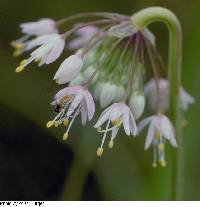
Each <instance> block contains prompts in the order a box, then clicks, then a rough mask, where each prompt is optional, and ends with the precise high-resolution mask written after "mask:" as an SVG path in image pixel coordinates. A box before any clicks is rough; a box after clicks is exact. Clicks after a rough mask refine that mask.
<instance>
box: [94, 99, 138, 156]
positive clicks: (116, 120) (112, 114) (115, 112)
mask: <svg viewBox="0 0 200 207" xmlns="http://www.w3.org/2000/svg"><path fill="white" fill-rule="evenodd" d="M104 124H105V129H102V126H103V125H104ZM122 125H123V128H124V131H125V133H126V135H128V136H130V135H133V136H135V135H136V134H137V126H136V123H135V119H134V117H133V114H132V112H131V110H130V109H129V107H128V106H127V105H126V104H125V103H123V102H120V103H114V104H112V105H111V106H110V107H108V108H107V109H105V110H104V111H103V112H102V114H101V116H100V117H99V119H98V121H97V123H96V124H95V126H94V128H96V129H97V131H98V132H99V133H103V138H102V143H101V146H100V147H99V149H98V151H97V155H98V156H101V155H102V153H103V145H104V142H105V140H106V137H107V134H109V133H110V134H111V139H110V142H109V148H112V147H113V144H114V142H113V141H114V139H115V138H116V136H117V133H118V131H119V129H120V127H121V126H122Z"/></svg>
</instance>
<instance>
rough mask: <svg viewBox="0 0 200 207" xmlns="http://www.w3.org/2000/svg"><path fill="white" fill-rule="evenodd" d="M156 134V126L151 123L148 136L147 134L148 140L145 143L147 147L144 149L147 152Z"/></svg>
mask: <svg viewBox="0 0 200 207" xmlns="http://www.w3.org/2000/svg"><path fill="white" fill-rule="evenodd" d="M154 134H155V127H154V124H153V123H151V124H150V126H149V129H148V134H147V138H146V141H145V147H144V148H145V150H147V149H148V148H149V147H150V145H151V143H152V141H153V138H154Z"/></svg>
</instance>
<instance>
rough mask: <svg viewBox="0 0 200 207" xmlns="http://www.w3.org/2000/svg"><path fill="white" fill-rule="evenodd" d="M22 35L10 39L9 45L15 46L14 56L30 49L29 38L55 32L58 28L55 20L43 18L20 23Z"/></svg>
mask: <svg viewBox="0 0 200 207" xmlns="http://www.w3.org/2000/svg"><path fill="white" fill-rule="evenodd" d="M20 28H21V30H22V33H23V34H24V36H23V37H22V38H20V39H18V40H15V41H12V42H11V45H12V47H14V48H15V52H14V56H16V57H17V56H19V55H20V54H22V53H23V52H25V51H28V50H30V49H32V48H31V47H29V46H28V45H29V43H30V42H31V41H30V40H31V39H32V38H34V37H37V36H41V35H49V34H57V33H58V28H57V25H56V22H55V21H54V20H53V19H50V18H43V19H40V20H38V21H36V22H26V23H22V24H20Z"/></svg>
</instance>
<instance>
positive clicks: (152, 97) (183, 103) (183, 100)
mask: <svg viewBox="0 0 200 207" xmlns="http://www.w3.org/2000/svg"><path fill="white" fill-rule="evenodd" d="M158 85H159V96H160V107H161V110H162V111H166V110H167V109H168V108H169V83H168V81H167V80H166V79H164V78H160V79H159V80H158ZM144 93H145V95H146V97H147V99H148V101H149V105H150V107H151V109H152V110H154V111H156V110H157V108H156V100H157V93H156V80H155V79H152V80H150V81H149V82H148V83H147V84H146V85H145V88H144ZM179 102H180V103H179V104H180V108H181V109H182V110H184V111H186V110H188V107H189V105H190V104H193V103H194V102H195V100H194V98H193V97H192V96H191V95H190V94H188V93H187V92H186V91H185V90H184V88H183V87H181V88H180V89H179Z"/></svg>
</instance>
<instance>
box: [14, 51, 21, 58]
mask: <svg viewBox="0 0 200 207" xmlns="http://www.w3.org/2000/svg"><path fill="white" fill-rule="evenodd" d="M21 54H22V50H19V49H18V50H16V51H14V52H13V57H14V58H17V57H19V56H20V55H21Z"/></svg>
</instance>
